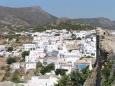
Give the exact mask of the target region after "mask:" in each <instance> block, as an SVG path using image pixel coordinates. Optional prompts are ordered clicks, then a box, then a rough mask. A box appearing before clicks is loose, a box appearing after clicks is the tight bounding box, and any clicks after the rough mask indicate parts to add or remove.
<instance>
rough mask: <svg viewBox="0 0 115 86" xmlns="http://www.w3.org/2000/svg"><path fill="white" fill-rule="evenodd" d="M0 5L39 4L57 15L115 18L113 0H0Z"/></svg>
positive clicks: (114, 3)
mask: <svg viewBox="0 0 115 86" xmlns="http://www.w3.org/2000/svg"><path fill="white" fill-rule="evenodd" d="M0 5H1V6H7V7H30V6H40V7H41V8H42V9H44V10H45V11H47V12H49V13H50V14H52V15H55V16H57V17H69V18H93V17H106V18H110V19H112V20H115V0H0Z"/></svg>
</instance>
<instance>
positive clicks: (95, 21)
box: [71, 17, 115, 29]
mask: <svg viewBox="0 0 115 86" xmlns="http://www.w3.org/2000/svg"><path fill="white" fill-rule="evenodd" d="M71 21H72V22H73V23H85V24H91V25H94V26H97V27H103V28H110V29H114V28H115V21H112V20H110V19H108V18H104V17H99V18H80V19H72V20H71Z"/></svg>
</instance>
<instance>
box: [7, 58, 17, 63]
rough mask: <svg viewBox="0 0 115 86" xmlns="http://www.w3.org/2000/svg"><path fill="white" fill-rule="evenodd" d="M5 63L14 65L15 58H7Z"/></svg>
mask: <svg viewBox="0 0 115 86" xmlns="http://www.w3.org/2000/svg"><path fill="white" fill-rule="evenodd" d="M6 62H7V64H12V63H15V62H16V58H12V57H9V58H7V60H6Z"/></svg>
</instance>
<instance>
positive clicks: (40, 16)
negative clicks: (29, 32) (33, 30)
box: [0, 6, 115, 30]
mask: <svg viewBox="0 0 115 86" xmlns="http://www.w3.org/2000/svg"><path fill="white" fill-rule="evenodd" d="M58 20H60V21H67V20H69V22H70V23H82V24H84V23H85V24H91V25H94V26H97V27H103V28H111V29H114V27H115V21H112V20H110V19H108V18H104V17H98V18H79V19H71V18H67V19H66V18H58V17H56V16H54V15H52V14H50V13H48V12H46V11H44V10H43V9H42V8H41V7H40V6H32V7H19V8H16V7H5V6H0V30H12V29H13V30H14V29H16V28H24V27H33V26H38V25H46V24H52V23H57V21H58Z"/></svg>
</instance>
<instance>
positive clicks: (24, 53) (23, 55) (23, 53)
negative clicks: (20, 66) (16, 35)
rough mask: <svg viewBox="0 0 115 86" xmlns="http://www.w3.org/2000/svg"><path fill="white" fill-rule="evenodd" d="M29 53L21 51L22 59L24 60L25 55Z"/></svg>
mask: <svg viewBox="0 0 115 86" xmlns="http://www.w3.org/2000/svg"><path fill="white" fill-rule="evenodd" d="M28 55H29V51H24V52H22V61H25V56H28Z"/></svg>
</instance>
